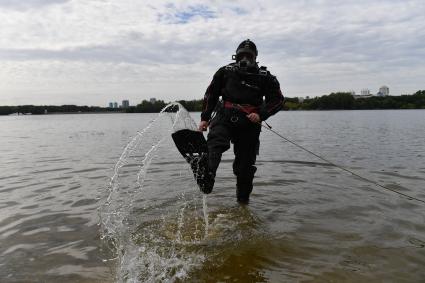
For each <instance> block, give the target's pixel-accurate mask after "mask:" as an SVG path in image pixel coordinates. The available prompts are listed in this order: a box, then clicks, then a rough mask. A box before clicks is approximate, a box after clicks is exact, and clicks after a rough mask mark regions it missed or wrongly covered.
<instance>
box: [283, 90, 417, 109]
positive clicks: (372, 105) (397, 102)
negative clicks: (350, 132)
mask: <svg viewBox="0 0 425 283" xmlns="http://www.w3.org/2000/svg"><path fill="white" fill-rule="evenodd" d="M284 109H285V110H355V109H357V110H366V109H425V90H419V91H417V92H416V93H414V94H412V95H399V96H372V97H368V98H357V99H356V98H354V97H353V95H351V93H346V92H336V93H331V94H329V95H324V96H321V97H314V98H311V99H304V100H300V99H299V98H286V103H285V105H284Z"/></svg>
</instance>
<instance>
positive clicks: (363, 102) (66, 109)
mask: <svg viewBox="0 0 425 283" xmlns="http://www.w3.org/2000/svg"><path fill="white" fill-rule="evenodd" d="M178 102H179V103H180V104H182V105H183V106H184V107H185V108H186V109H187V110H188V111H191V112H194V111H201V110H202V99H199V100H188V101H187V100H179V101H178ZM167 104H168V103H167V102H164V101H163V100H156V101H147V100H143V101H142V102H141V103H139V104H137V105H136V106H130V107H128V108H109V107H98V106H77V105H61V106H52V105H45V106H36V105H21V106H0V115H10V114H14V113H21V114H34V115H37V114H51V113H104V112H120V113H158V112H160V111H161V109H163V108H164V107H165V106H166V105H167ZM283 109H284V110H354V109H425V90H419V91H417V92H416V93H414V94H412V95H400V96H383V97H379V96H373V97H369V98H357V99H355V98H354V97H353V96H352V95H351V94H350V93H346V92H336V93H331V94H329V95H324V96H321V97H314V98H310V99H304V100H301V99H299V98H297V97H295V98H291V97H288V98H285V103H284V108H283Z"/></svg>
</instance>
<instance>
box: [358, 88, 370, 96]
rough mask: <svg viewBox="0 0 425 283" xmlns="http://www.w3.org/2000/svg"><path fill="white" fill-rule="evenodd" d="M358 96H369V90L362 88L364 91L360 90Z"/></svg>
mask: <svg viewBox="0 0 425 283" xmlns="http://www.w3.org/2000/svg"><path fill="white" fill-rule="evenodd" d="M360 95H361V96H367V95H370V90H369V89H367V88H364V89H362V90H361V91H360Z"/></svg>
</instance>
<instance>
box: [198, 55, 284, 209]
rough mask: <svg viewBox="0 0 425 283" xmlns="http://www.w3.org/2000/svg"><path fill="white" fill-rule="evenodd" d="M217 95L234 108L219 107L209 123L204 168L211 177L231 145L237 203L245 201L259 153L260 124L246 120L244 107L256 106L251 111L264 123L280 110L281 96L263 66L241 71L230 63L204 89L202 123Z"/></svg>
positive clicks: (277, 86) (250, 188)
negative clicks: (205, 167)
mask: <svg viewBox="0 0 425 283" xmlns="http://www.w3.org/2000/svg"><path fill="white" fill-rule="evenodd" d="M220 96H221V97H222V99H223V102H231V103H233V104H234V105H235V107H224V106H221V107H219V108H218V109H216V111H217V115H216V116H215V117H214V118H213V119H212V120H211V121H210V131H209V133H208V140H207V143H208V151H209V160H208V167H209V170H210V174H211V175H212V176H215V173H216V170H217V168H218V165H219V163H220V161H221V155H222V153H223V152H224V151H226V150H228V149H229V148H230V142H232V143H233V144H234V153H235V160H234V162H233V173H234V174H235V175H236V178H237V183H236V188H237V190H236V193H237V198H238V200H240V201H247V200H248V199H249V195H250V193H251V191H252V181H253V179H254V174H255V172H256V170H257V168H256V167H255V166H254V165H255V161H256V155H257V154H258V150H259V135H260V131H261V125H260V124H256V123H253V122H251V121H250V120H249V119H248V118H247V117H246V116H247V113H246V112H244V109H245V108H244V107H245V106H246V107H250V108H252V107H251V106H255V107H258V110H257V111H255V112H257V113H258V114H259V116H260V118H261V120H262V121H264V120H266V119H267V118H268V117H270V116H271V115H273V114H275V113H276V112H278V111H279V110H280V109H281V108H282V106H283V95H282V92H281V90H280V86H279V82H278V80H277V79H276V77H275V76H273V75H271V74H270V72H268V71H267V70H266V69H265V68H264V67H261V68H258V67H255V68H251V69H250V70H248V71H241V70H240V69H239V68H238V66H237V64H235V63H232V64H230V65H227V66H224V67H222V68H220V69H219V70H218V71H217V72H216V73H215V75H214V77H213V80H212V82H211V84H210V85H209V86H208V88H207V90H206V93H205V96H204V102H203V110H202V114H201V120H202V121H209V120H210V118H211V114H212V112H213V111H214V109H215V108H216V106H217V103H218V101H219V98H220ZM263 98H265V100H264V99H263ZM227 104H228V103H227ZM247 105H249V106H247ZM211 189H212V188H211Z"/></svg>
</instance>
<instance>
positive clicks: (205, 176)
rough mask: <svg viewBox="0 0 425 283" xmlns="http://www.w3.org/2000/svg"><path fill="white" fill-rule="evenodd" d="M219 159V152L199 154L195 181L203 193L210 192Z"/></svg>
mask: <svg viewBox="0 0 425 283" xmlns="http://www.w3.org/2000/svg"><path fill="white" fill-rule="evenodd" d="M220 161H221V153H219V152H212V153H210V154H207V155H203V156H201V158H200V160H199V163H198V168H199V169H198V174H197V175H196V182H197V184H198V186H199V189H200V190H201V192H203V193H204V194H209V193H211V192H212V190H213V188H214V183H215V173H216V171H217V168H218V165H219V164H220Z"/></svg>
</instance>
